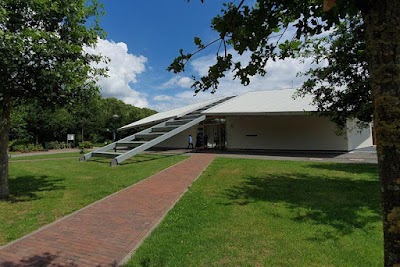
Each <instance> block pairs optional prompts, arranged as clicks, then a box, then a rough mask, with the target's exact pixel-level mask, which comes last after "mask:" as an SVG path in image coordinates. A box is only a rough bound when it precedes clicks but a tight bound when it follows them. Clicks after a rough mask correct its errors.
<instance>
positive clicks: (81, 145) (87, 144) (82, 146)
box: [79, 141, 93, 149]
mask: <svg viewBox="0 0 400 267" xmlns="http://www.w3.org/2000/svg"><path fill="white" fill-rule="evenodd" d="M79 148H80V149H85V148H93V144H92V142H90V141H84V142H80V143H79Z"/></svg>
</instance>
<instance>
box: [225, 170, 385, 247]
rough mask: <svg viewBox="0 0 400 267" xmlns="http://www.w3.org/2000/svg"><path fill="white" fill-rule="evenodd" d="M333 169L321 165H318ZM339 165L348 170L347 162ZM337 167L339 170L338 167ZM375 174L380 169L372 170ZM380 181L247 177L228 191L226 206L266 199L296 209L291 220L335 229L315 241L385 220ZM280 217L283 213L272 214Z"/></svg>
mask: <svg viewBox="0 0 400 267" xmlns="http://www.w3.org/2000/svg"><path fill="white" fill-rule="evenodd" d="M327 166H328V168H331V167H332V168H333V167H334V166H329V165H322V164H321V165H320V166H318V165H317V167H318V168H322V167H327ZM338 166H340V167H342V168H344V169H345V170H347V167H345V165H342V164H339V165H338ZM335 170H337V169H335ZM371 171H372V173H374V172H376V168H375V169H371ZM379 192H380V191H379V182H378V180H376V181H375V180H372V179H371V180H356V179H351V178H348V179H347V178H342V177H335V176H333V177H327V176H325V177H324V176H313V175H308V174H302V173H299V174H297V173H296V174H293V173H292V174H288V175H272V174H271V175H264V176H260V177H258V176H253V177H247V178H245V181H244V182H243V183H242V184H241V185H239V186H236V187H233V188H229V189H227V190H226V191H225V192H224V195H225V197H227V198H228V202H226V203H221V204H224V205H248V204H250V203H254V202H258V201H264V202H270V203H273V204H274V205H276V204H277V203H281V204H283V205H284V206H285V207H286V208H288V209H290V210H291V211H292V215H291V216H290V219H291V220H293V221H295V222H299V223H302V222H308V223H312V224H318V225H329V226H331V227H332V228H333V229H334V230H332V231H325V232H320V233H318V234H317V235H316V236H315V237H314V238H312V239H313V240H315V241H322V240H327V239H334V238H335V237H337V236H340V235H347V234H350V233H352V232H353V231H355V230H356V229H360V228H365V227H367V226H368V224H370V223H374V222H377V221H380V220H381V207H380V193H379ZM270 215H271V216H280V215H279V213H273V212H272V214H270Z"/></svg>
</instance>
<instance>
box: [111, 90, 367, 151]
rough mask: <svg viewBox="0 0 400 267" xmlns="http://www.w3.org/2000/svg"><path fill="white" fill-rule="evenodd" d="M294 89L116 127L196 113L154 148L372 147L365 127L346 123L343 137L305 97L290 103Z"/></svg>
mask: <svg viewBox="0 0 400 267" xmlns="http://www.w3.org/2000/svg"><path fill="white" fill-rule="evenodd" d="M295 91H296V90H294V89H293V90H292V89H291V90H274V91H256V92H250V93H246V94H244V95H241V96H236V97H233V98H230V99H228V100H225V101H222V100H221V101H222V102H221V103H219V104H217V105H215V106H213V107H211V108H207V106H208V105H209V104H210V103H212V102H215V99H214V100H210V101H206V102H202V103H199V104H195V105H190V106H186V107H183V108H179V109H174V110H171V111H166V112H161V113H157V114H155V115H152V116H149V117H147V118H145V119H142V120H139V121H136V122H133V123H131V124H129V125H126V126H124V127H122V128H120V129H119V130H120V131H123V130H126V129H130V128H137V127H144V126H151V125H154V124H156V123H159V122H162V121H166V120H168V119H171V118H174V117H175V118H179V117H180V116H183V115H185V114H189V113H190V112H193V111H195V110H199V109H201V114H202V115H205V116H206V119H205V120H203V121H202V122H200V123H198V124H196V125H194V126H192V127H190V128H189V129H186V130H184V131H182V132H180V133H178V134H177V135H174V136H172V137H170V138H169V139H167V140H165V141H163V142H161V143H159V144H157V145H156V146H155V147H156V148H186V147H187V137H188V135H189V134H190V135H192V136H193V137H194V140H195V142H198V143H199V145H201V146H203V145H204V142H205V141H207V144H208V147H216V148H225V149H228V150H242V149H245V150H302V151H351V150H354V149H357V148H363V147H368V146H371V145H372V142H373V138H372V131H371V128H370V127H368V128H365V129H358V128H356V125H355V122H354V121H348V123H347V126H348V127H347V128H348V129H347V132H346V133H345V134H342V135H337V134H336V128H335V125H334V124H333V123H332V122H331V121H329V120H328V119H327V118H323V117H318V116H316V114H315V111H316V107H314V106H312V105H311V104H310V103H311V97H306V98H300V97H299V98H296V99H294V98H293V95H294V93H295Z"/></svg>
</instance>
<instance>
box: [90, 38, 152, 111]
mask: <svg viewBox="0 0 400 267" xmlns="http://www.w3.org/2000/svg"><path fill="white" fill-rule="evenodd" d="M86 51H87V52H88V53H95V54H101V55H103V56H106V57H108V58H109V60H110V61H109V62H108V63H107V64H105V63H100V64H98V66H99V67H105V66H107V68H108V77H100V79H99V81H98V85H99V86H100V88H101V94H102V95H103V96H104V97H115V98H117V99H120V100H122V101H124V102H125V103H127V104H131V105H134V106H137V107H147V106H148V101H147V99H146V96H145V95H144V94H142V93H140V92H138V91H137V90H135V89H134V88H132V87H131V84H133V83H136V82H137V76H138V75H139V74H141V73H143V72H144V71H145V69H146V68H145V64H146V62H147V58H146V57H144V56H135V55H133V54H129V52H128V46H127V45H126V44H125V43H123V42H120V43H115V42H113V41H108V40H102V39H99V40H98V42H97V46H96V48H94V49H93V48H87V49H86Z"/></svg>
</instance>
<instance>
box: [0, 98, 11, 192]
mask: <svg viewBox="0 0 400 267" xmlns="http://www.w3.org/2000/svg"><path fill="white" fill-rule="evenodd" d="M0 104H1V109H2V110H1V125H0V199H4V198H7V197H8V195H9V191H8V137H9V133H10V111H11V97H10V96H7V95H3V99H2V100H1V101H0Z"/></svg>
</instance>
